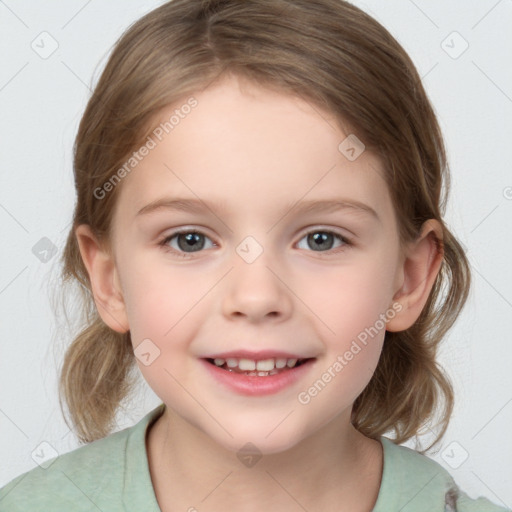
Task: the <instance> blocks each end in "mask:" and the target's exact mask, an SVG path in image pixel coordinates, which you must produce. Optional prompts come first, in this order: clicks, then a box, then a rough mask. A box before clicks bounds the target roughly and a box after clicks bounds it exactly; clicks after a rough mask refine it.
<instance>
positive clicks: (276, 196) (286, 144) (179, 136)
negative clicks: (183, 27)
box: [117, 77, 392, 218]
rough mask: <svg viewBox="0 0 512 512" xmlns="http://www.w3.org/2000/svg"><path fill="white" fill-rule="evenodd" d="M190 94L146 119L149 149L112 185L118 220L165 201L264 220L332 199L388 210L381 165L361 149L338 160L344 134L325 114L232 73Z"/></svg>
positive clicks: (302, 101)
mask: <svg viewBox="0 0 512 512" xmlns="http://www.w3.org/2000/svg"><path fill="white" fill-rule="evenodd" d="M191 96H193V98H194V100H195V106H194V107H193V108H186V109H185V108H183V109H181V107H182V106H183V105H185V104H187V99H184V100H183V103H181V104H180V103H177V104H175V105H172V106H171V107H169V108H166V109H165V110H163V111H161V112H160V113H159V114H158V115H157V116H156V117H155V122H154V126H155V127H156V130H157V131H154V132H153V135H152V136H151V139H152V144H151V145H152V146H153V147H152V149H151V150H150V151H149V152H146V153H147V154H146V156H144V157H143V158H141V159H140V161H139V163H137V165H136V167H135V168H134V170H133V171H132V172H130V173H129V175H128V176H127V177H126V178H124V179H123V182H122V184H121V185H122V190H121V194H120V198H119V200H118V205H117V209H118V213H119V214H120V215H122V216H123V217H130V218H133V217H134V216H135V215H136V213H137V212H138V211H139V210H140V209H141V208H143V207H144V206H146V205H147V204H148V203H150V202H152V201H155V200H157V199H159V198H162V197H164V196H165V195H168V196H179V197H190V198H195V199H199V200H201V199H204V200H208V201H209V202H212V203H216V204H222V205H223V208H224V209H225V210H226V211H229V210H230V209H231V211H233V212H237V213H242V214H243V213H245V212H247V213H253V214H258V213H262V212H261V210H262V209H263V210H264V213H268V214H269V215H271V214H272V213H273V211H272V209H273V206H274V205H275V207H276V211H277V210H282V208H283V205H284V204H291V203H294V202H300V201H301V200H302V199H304V200H315V199H317V198H322V197H324V198H325V197H327V196H329V198H332V197H333V196H336V195H337V194H339V196H340V198H342V197H343V198H350V199H353V200H356V201H360V202H365V203H367V204H371V205H372V207H373V208H374V209H375V210H377V211H380V213H381V214H383V215H386V214H390V213H392V211H391V203H390V199H389V195H388V194H387V189H386V184H385V182H384V179H383V171H382V169H381V166H380V162H379V161H378V160H377V159H376V158H375V157H374V156H373V155H371V154H370V153H369V152H368V151H364V152H363V153H362V154H361V155H360V156H358V157H357V158H356V159H355V160H350V159H349V158H347V155H346V153H345V152H344V149H345V148H346V144H347V141H346V139H347V137H348V136H349V135H350V134H346V133H343V132H342V131H341V130H340V129H339V128H338V126H337V123H336V120H335V118H334V117H333V116H332V115H330V114H329V113H328V112H324V111H320V110H319V109H318V108H317V107H316V106H314V105H313V104H311V103H309V102H308V101H307V100H304V99H302V98H298V97H297V96H292V95H290V94H285V93H282V92H277V91H274V90H270V89H267V88H264V87H261V86H258V85H256V84H251V83H248V82H246V81H243V82H241V81H239V80H238V79H236V78H234V77H230V78H225V79H224V80H223V81H222V82H219V83H217V84H215V85H214V86H211V87H209V88H207V89H205V90H203V91H200V92H197V93H195V94H193V95H191ZM171 121H172V122H171ZM155 133H158V134H159V136H157V135H155ZM351 141H352V139H351V138H349V142H348V144H350V143H351ZM340 143H341V144H342V146H341V149H340ZM357 149H361V148H357V147H356V150H357ZM274 213H275V212H274Z"/></svg>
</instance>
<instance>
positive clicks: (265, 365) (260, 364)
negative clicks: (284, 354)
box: [213, 357, 298, 372]
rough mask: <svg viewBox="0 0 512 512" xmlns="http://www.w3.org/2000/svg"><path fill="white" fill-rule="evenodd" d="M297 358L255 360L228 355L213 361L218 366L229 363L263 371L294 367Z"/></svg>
mask: <svg viewBox="0 0 512 512" xmlns="http://www.w3.org/2000/svg"><path fill="white" fill-rule="evenodd" d="M297 361H298V360H297V359H284V358H283V359H281V358H277V359H261V360H259V361H255V360H253V359H244V358H240V359H237V358H234V357H228V358H227V359H222V358H215V359H214V360H213V362H214V363H215V364H216V365H217V366H222V365H223V364H224V363H227V365H228V368H237V367H238V368H239V369H240V370H244V371H252V370H258V371H262V372H269V371H271V370H273V369H274V368H284V367H285V366H288V368H293V367H294V366H295V365H296V363H297Z"/></svg>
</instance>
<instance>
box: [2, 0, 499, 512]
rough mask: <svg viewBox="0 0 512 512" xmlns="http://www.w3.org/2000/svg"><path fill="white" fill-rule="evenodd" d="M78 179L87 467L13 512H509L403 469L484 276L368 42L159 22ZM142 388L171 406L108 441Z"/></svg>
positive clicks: (427, 466)
mask: <svg viewBox="0 0 512 512" xmlns="http://www.w3.org/2000/svg"><path fill="white" fill-rule="evenodd" d="M74 172H75V184H76V192H77V203H76V209H75V214H74V218H73V227H72V229H71V230H70V233H69V236H68V240H67V245H66V248H65V252H64V257H63V263H64V278H65V280H67V281H71V282H77V283H80V284H81V285H82V286H83V287H84V289H85V290H86V292H85V293H84V299H85V311H86V313H87V314H86V319H87V325H86V327H85V328H84V329H83V331H82V332H80V334H79V335H78V336H77V337H76V339H75V340H74V341H73V342H72V343H71V345H70V347H69V349H68V352H67V353H66V355H65V359H64V364H63V368H62V374H61V390H62V395H63V397H64V399H65V402H66V404H67V407H68V409H69V414H70V417H71V421H72V424H73V426H74V428H75V430H76V432H77V435H78V436H79V439H80V440H81V441H83V442H85V443H88V444H86V445H85V446H83V447H81V448H79V449H76V450H74V451H72V452H70V453H67V454H64V455H61V456H59V457H57V458H55V459H51V460H50V461H47V462H45V463H44V464H42V465H41V467H38V468H36V469H33V470H32V471H29V472H28V473H25V474H23V475H20V476H19V477H18V478H16V479H15V480H13V481H12V482H10V483H9V484H8V485H7V486H5V487H4V488H2V489H1V490H0V510H2V511H14V510H52V511H64V510H65V511H69V510H73V511H81V510H84V511H85V510H101V511H104V512H106V511H116V510H133V511H145V512H152V511H158V510H162V511H164V512H165V511H179V510H182V511H189V512H191V511H196V510H197V511H215V512H218V511H221V510H222V511H224V510H235V511H248V512H250V511H256V510H258V511H259V510H268V511H287V512H289V511H295V510H296V511H301V510H307V511H310V512H313V511H322V512H325V511H350V512H370V511H373V512H392V511H398V510H400V511H403V512H413V511H429V512H433V511H455V510H458V511H460V512H469V511H482V512H484V511H485V512H490V511H499V510H506V509H505V508H502V507H500V506H497V505H495V504H492V503H491V502H490V501H488V500H487V499H485V498H483V497H481V498H479V499H476V500H472V499H470V498H469V497H468V496H467V495H466V494H465V493H464V492H462V491H461V490H460V489H459V488H458V487H457V485H456V484H455V481H454V480H453V478H452V477H451V476H450V475H449V473H448V472H447V471H446V470H445V469H444V468H443V467H442V466H440V465H439V464H438V463H436V462H434V461H433V460H431V459H430V458H428V457H427V456H426V455H424V452H425V451H426V450H424V451H423V452H416V451H414V450H412V449H410V448H407V447H404V446H399V445H400V444H401V443H403V442H405V441H407V440H408V439H411V438H413V437H414V436H415V435H416V434H418V433H419V431H420V429H421V428H422V427H424V426H425V425H428V424H430V422H431V421H432V419H433V418H434V413H435V411H437V410H441V417H440V420H439V423H438V424H439V425H441V430H440V432H438V434H437V437H436V441H435V443H433V445H434V444H436V443H438V442H439V441H440V440H441V438H442V437H443V434H444V433H445V431H446V428H447V426H448V423H449V419H450V415H451V412H452V407H453V394H452V387H451V385H450V383H449V380H448V379H447V377H446V375H445V374H444V373H443V371H442V370H441V368H440V367H439V366H438V364H437V363H436V353H437V348H438V346H439V343H440V342H441V340H442V338H443V336H444V335H445V333H446V332H447V330H448V329H449V328H450V327H451V326H452V324H453V323H454V321H455V319H456V318H457V315H458V313H459V312H460V311H461V309H462V307H463V305H464V303H465V301H466V298H467V295H468V290H469V283H470V274H469V266H468V262H467V260H466V257H465V255H464V251H463V249H462V248H461V246H460V245H459V243H458V242H457V240H456V239H455V238H454V236H453V235H452V233H450V231H449V230H448V229H447V227H446V225H445V223H444V221H443V212H444V205H445V202H446V194H447V190H448V173H447V163H446V156H445V150H444V146H443V140H442V136H441V133H440V129H439V126H438V123H437V121H436V117H435V115H434V112H433V110H432V107H431V105H430V102H429V100H428V98H427V95H426V93H425V91H424V89H423V87H422V84H421V80H420V77H419V76H418V73H417V72H416V70H415V68H414V65H413V63H412V62H411V60H410V58H409V57H408V56H407V54H406V53H405V52H404V50H403V49H402V48H401V47H400V45H399V44H398V43H397V42H396V41H395V39H393V37H392V36H391V35H390V34H389V33H388V32H387V31H386V30H385V29H384V28H383V27H382V26H381V25H380V24H378V23H377V22H376V21H375V20H373V19H372V18H371V17H369V16H368V15H366V14H365V13H364V12H362V11H361V10H360V9H358V8H356V7H354V6H353V5H351V4H349V3H346V2H343V1H341V0H245V1H244V2H236V1H233V0H231V1H228V0H173V1H172V2H169V3H166V4H164V5H162V6H161V7H159V8H157V9H156V10H154V11H153V12H151V13H149V14H148V15H146V16H144V17H143V18H142V19H141V20H139V21H138V22H137V23H135V24H134V25H133V26H132V27H130V29H129V30H128V31H127V32H126V33H125V34H124V35H123V37H122V38H121V39H120V40H119V42H118V43H117V45H116V47H115V49H114V51H113V53H112V55H111V57H110V59H109V62H108V64H107V66H106V68H105V70H104V72H103V74H102V76H101V78H100V80H99V83H98V85H97V87H96V89H95V91H94V93H93V95H92V97H91V99H90V101H89V104H88V106H87V109H86V111H85V114H84V116H83V118H82V121H81V124H80V128H79V133H78V136H77V139H76V146H75V160H74ZM194 245H197V247H194ZM322 245H323V246H324V247H322ZM136 367H138V368H139V369H140V371H141V373H142V375H143V377H144V378H145V380H146V381H147V382H148V384H149V386H150V387H151V388H152V389H153V390H154V391H155V393H156V394H157V395H158V396H159V397H160V398H161V400H162V404H161V405H160V406H159V407H157V408H156V409H154V410H153V411H151V412H150V413H149V414H147V416H145V417H144V418H143V419H142V420H141V421H140V422H139V423H137V424H136V425H134V426H133V427H131V428H127V429H125V430H122V431H120V432H117V433H114V434H112V433H111V430H112V427H113V422H114V418H115V414H116V411H117V408H118V406H119V404H120V402H121V401H122V400H123V399H124V398H125V397H126V396H127V395H128V392H129V390H130V387H131V384H132V378H133V375H134V374H133V370H134V369H136ZM440 407H441V409H439V408H440ZM387 432H391V433H392V434H393V436H394V438H393V439H391V438H388V437H384V434H385V433H387ZM433 445H432V446H433ZM429 448H430V447H429Z"/></svg>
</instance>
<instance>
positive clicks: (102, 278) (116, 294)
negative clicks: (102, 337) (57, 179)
mask: <svg viewBox="0 0 512 512" xmlns="http://www.w3.org/2000/svg"><path fill="white" fill-rule="evenodd" d="M75 236H76V238H77V241H78V246H79V248H80V254H81V256H82V260H83V262H84V265H85V267H86V268H87V272H88V274H89V279H90V281H91V287H92V293H93V297H94V302H95V303H96V307H97V309H98V314H99V315H100V317H101V318H102V320H103V321H104V322H105V323H106V324H107V325H108V326H109V327H110V328H111V329H113V330H114V331H116V332H120V333H124V332H127V331H128V330H129V324H128V318H127V315H126V307H125V303H124V299H123V295H122V292H121V288H120V282H119V277H118V275H117V269H116V266H115V262H114V260H113V257H112V255H111V254H110V253H109V252H108V251H107V250H106V249H105V248H104V247H102V245H101V244H100V243H99V241H98V239H97V238H96V236H95V235H94V234H93V232H92V230H91V228H90V226H88V225H87V224H81V225H80V226H78V227H77V228H76V230H75Z"/></svg>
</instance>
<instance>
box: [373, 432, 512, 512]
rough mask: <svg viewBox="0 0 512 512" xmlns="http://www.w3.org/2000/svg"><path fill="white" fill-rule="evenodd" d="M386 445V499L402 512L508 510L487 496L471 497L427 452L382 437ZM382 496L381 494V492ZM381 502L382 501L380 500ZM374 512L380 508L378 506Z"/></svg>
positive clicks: (383, 481) (499, 511) (384, 473)
mask: <svg viewBox="0 0 512 512" xmlns="http://www.w3.org/2000/svg"><path fill="white" fill-rule="evenodd" d="M381 440H382V445H383V448H384V472H383V478H382V484H381V486H382V495H383V503H384V499H385V500H386V501H385V503H386V505H387V503H391V502H393V503H394V504H395V506H397V507H398V509H400V510H403V512H423V511H425V512H427V511H428V512H433V511H439V512H507V511H509V510H510V509H506V508H502V507H500V506H498V505H495V504H494V503H492V502H491V501H489V500H488V499H486V498H483V497H479V498H478V499H471V498H469V497H468V496H467V495H466V494H465V493H464V492H463V491H462V490H461V489H459V487H458V485H457V484H456V483H455V481H454V479H453V477H452V476H451V475H450V473H449V472H448V471H447V470H446V469H445V468H444V467H443V466H441V464H439V463H438V462H436V461H434V460H432V459H431V458H430V457H427V456H426V455H422V454H421V453H419V452H417V451H415V450H413V449H411V448H408V447H406V446H401V445H396V444H394V443H393V441H391V440H390V439H387V438H385V437H381ZM379 498H380V495H379ZM377 504H379V501H377ZM374 512H380V509H378V508H377V507H376V508H375V509H374Z"/></svg>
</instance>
